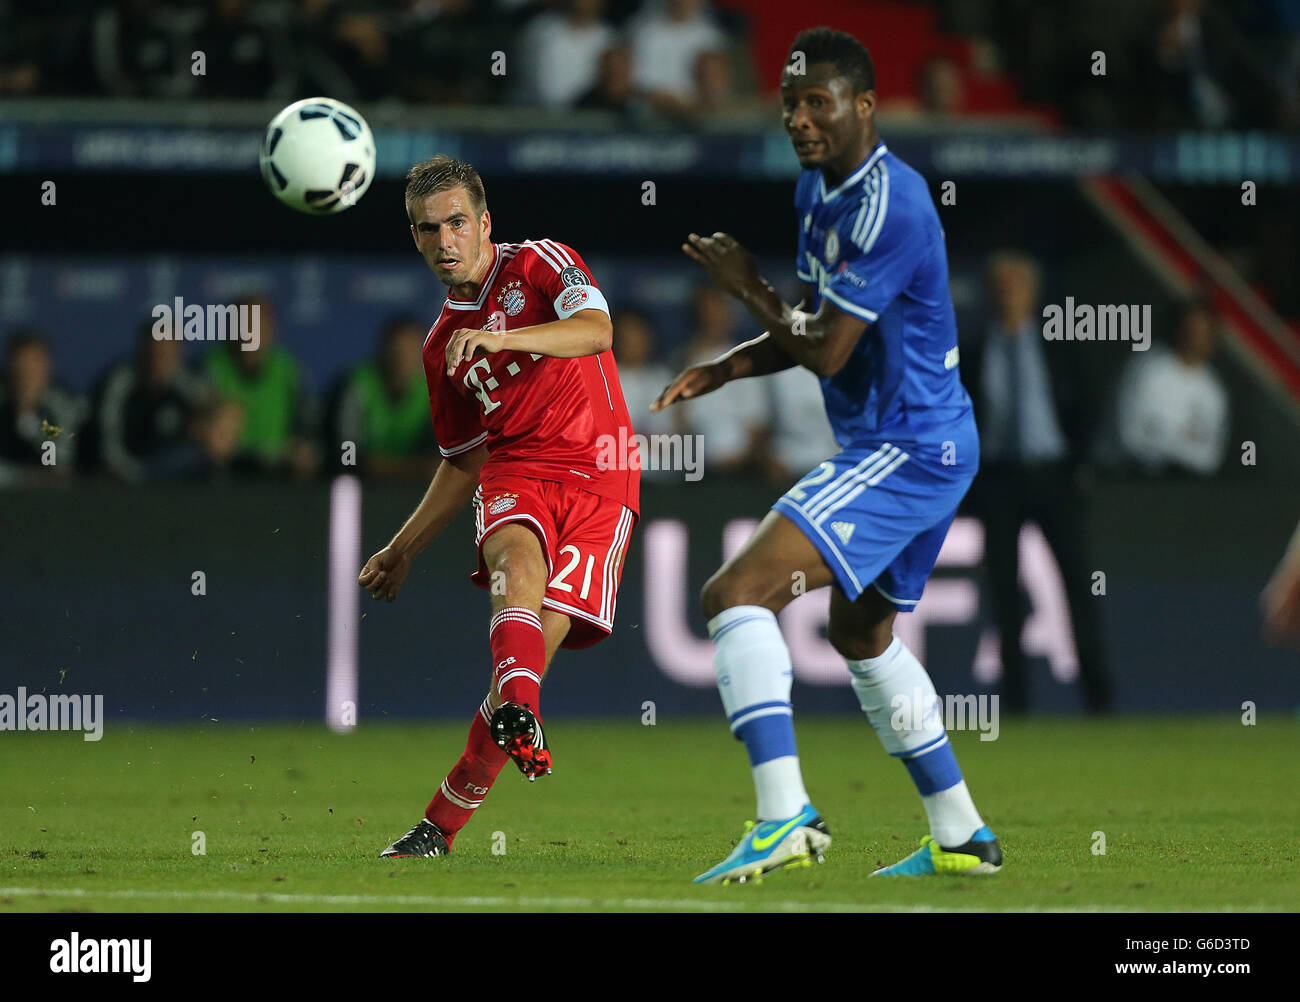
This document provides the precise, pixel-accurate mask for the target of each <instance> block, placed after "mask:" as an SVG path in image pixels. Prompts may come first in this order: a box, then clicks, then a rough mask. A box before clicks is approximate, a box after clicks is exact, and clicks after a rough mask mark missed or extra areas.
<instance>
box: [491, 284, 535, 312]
mask: <svg viewBox="0 0 1300 1002" xmlns="http://www.w3.org/2000/svg"><path fill="white" fill-rule="evenodd" d="M521 285H523V283H522V282H520V281H519V279H517V278H516V279H514V280H513V281H510V282H507V283H506V286H505V288H504V289H502V290H501V292H499V293H497V302H498V303H500V304H501V308H502V309H503V310H505V312H506V315H507V316H511V317H517V316H519V311H520V310H522V309H523V308H524V304H525V303H526V302H527V301H528V298H527V297H526V296H525V295H524V290H523V289H522V288H520V286H521Z"/></svg>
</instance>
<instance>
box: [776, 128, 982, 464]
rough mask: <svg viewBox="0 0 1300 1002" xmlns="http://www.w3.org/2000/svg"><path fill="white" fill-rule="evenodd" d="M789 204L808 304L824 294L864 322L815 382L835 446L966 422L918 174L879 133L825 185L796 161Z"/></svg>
mask: <svg viewBox="0 0 1300 1002" xmlns="http://www.w3.org/2000/svg"><path fill="white" fill-rule="evenodd" d="M795 208H796V209H797V211H798V216H799V254H798V260H797V267H796V270H797V272H798V275H799V277H800V278H801V279H802V280H803V281H805V282H808V283H809V284H810V285H812V287H813V289H814V297H813V302H812V303H811V304H810V306H811V307H812V309H813V310H814V311H816V310H817V309H819V308H820V306H821V303H822V300H823V299H828V300H830V302H831V303H833V304H834V305H835V306H837V307H838V308H839V309H841V310H843V311H844V312H846V313H850V314H852V315H854V316H856V317H860V318H862V319H863V320H865V321H866V322H867V323H868V325H869V327H868V330H867V332H866V333H865V334H864V335H863V337H862V338H861V339H860V340H859V341H858V343H857V345H856V346H855V347H854V349H853V354H852V355H851V356H850V358H849V361H848V363H847V364H846V365H845V366H844V368H843V369H841V370H840V371H839V372H837V373H836V374H835V375H833V376H831V377H830V378H828V379H823V380H822V381H821V384H822V393H823V395H824V397H825V401H826V415H827V417H828V418H829V419H830V424H831V429H832V430H833V431H834V433H835V438H836V440H837V441H838V442H839V443H840V445H841V446H843V447H848V446H850V445H854V444H861V443H866V442H876V441H881V440H884V439H888V440H889V441H890V442H893V443H896V444H898V445H920V444H922V443H933V442H937V441H941V440H943V438H944V437H945V433H946V430H947V429H948V428H958V429H961V430H963V431H964V432H969V430H970V429H973V427H974V426H973V418H972V409H971V402H970V397H969V396H968V395H967V393H966V390H965V389H964V388H963V387H962V384H961V381H960V379H959V378H958V374H957V323H956V319H955V317H954V314H953V308H952V298H951V296H950V294H949V292H948V260H947V251H946V248H945V246H944V238H943V228H942V227H941V226H940V224H939V215H938V213H937V212H936V211H935V207H934V201H933V200H932V199H931V197H930V191H929V188H927V186H926V183H925V179H924V178H923V177H921V175H920V174H918V173H917V172H916V171H915V170H913V169H912V168H911V167H909V166H908V165H907V164H905V163H903V161H901V160H899V159H898V157H896V156H894V155H893V154H892V153H890V152H889V151H888V149H886V147H885V145H884V143H878V144H877V145H876V147H875V149H873V150H872V151H871V155H870V156H868V157H867V159H866V160H865V161H864V162H863V163H862V165H861V166H860V167H858V168H857V170H855V171H854V172H853V173H852V174H850V175H849V176H848V177H847V178H845V179H844V181H843V182H842V183H841V184H839V185H838V186H837V187H836V188H835V189H834V190H833V191H828V190H827V188H826V182H825V178H824V176H823V175H822V173H821V171H819V170H807V171H804V172H803V173H802V174H801V175H800V177H799V181H798V183H797V184H796V186H795ZM961 437H962V438H963V439H965V438H969V435H968V434H964V435H962V436H961Z"/></svg>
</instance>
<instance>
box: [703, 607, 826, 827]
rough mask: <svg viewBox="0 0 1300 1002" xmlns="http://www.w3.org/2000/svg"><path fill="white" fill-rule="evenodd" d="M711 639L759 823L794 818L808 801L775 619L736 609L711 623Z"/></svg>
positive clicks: (789, 673) (784, 651)
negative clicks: (747, 767)
mask: <svg viewBox="0 0 1300 1002" xmlns="http://www.w3.org/2000/svg"><path fill="white" fill-rule="evenodd" d="M709 636H710V637H712V638H713V643H714V649H715V653H714V657H713V671H714V674H715V675H716V676H717V680H718V695H720V696H721V697H722V709H723V712H724V713H726V715H727V721H728V723H729V724H730V725H731V732H732V733H733V734H734V735H735V736H736V737H737V738H739V739H740V740H742V741H744V742H745V748H746V750H747V751H748V752H749V762H750V767H751V769H752V770H753V774H754V792H755V793H756V794H757V797H758V819H759V820H760V821H775V820H779V819H783V818H790V817H794V815H796V814H798V813H799V812H800V811H801V810H803V808H804V806H805V805H806V804H808V803H809V800H808V792H807V791H806V790H805V789H804V785H803V776H802V775H801V773H800V771H799V755H798V752H797V751H796V750H795V742H794V711H793V709H792V708H791V705H790V687H791V684H792V682H793V679H794V671H793V669H792V667H791V665H790V650H789V648H787V647H786V645H785V638H784V637H783V636H781V628H780V627H779V626H778V625H777V622H776V616H775V615H773V613H772V611H771V610H770V609H765V608H763V607H762V606H757V605H738V606H734V607H733V608H730V609H726V610H724V611H722V612H720V613H718V615H716V616H714V617H713V618H712V619H711V620H709Z"/></svg>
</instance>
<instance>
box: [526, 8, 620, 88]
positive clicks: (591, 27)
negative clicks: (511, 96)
mask: <svg viewBox="0 0 1300 1002" xmlns="http://www.w3.org/2000/svg"><path fill="white" fill-rule="evenodd" d="M564 8H565V9H564V13H562V14H561V13H552V12H548V13H545V14H541V15H539V16H538V17H536V18H534V19H533V20H532V21H531V22H530V23H529V25H528V27H527V28H526V29H525V30H524V33H523V36H522V37H521V38H520V41H519V50H520V54H521V56H522V57H523V62H524V67H525V70H524V77H523V89H522V90H521V92H520V95H519V96H520V98H521V99H522V100H523V101H524V102H526V103H528V104H540V105H541V106H542V107H544V108H567V107H569V106H571V105H573V104H574V103H575V102H577V101H578V99H579V98H581V97H582V96H583V95H585V94H586V93H587V92H588V91H590V90H591V88H592V87H593V86H594V85H595V83H596V81H597V78H598V76H599V72H600V60H601V56H602V55H603V54H604V53H605V51H606V50H608V49H609V48H611V47H612V46H613V45H614V44H615V43H616V42H617V40H618V36H617V35H616V34H615V32H614V29H613V28H611V27H610V26H609V25H608V24H606V23H605V21H604V20H603V19H602V15H603V13H604V9H605V3H604V0H567V2H566V3H565V4H564Z"/></svg>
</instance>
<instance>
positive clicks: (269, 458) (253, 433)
mask: <svg viewBox="0 0 1300 1002" xmlns="http://www.w3.org/2000/svg"><path fill="white" fill-rule="evenodd" d="M239 305H241V306H249V307H257V308H258V309H259V317H260V325H259V341H258V346H257V349H256V350H255V351H245V350H244V349H243V345H244V343H245V342H241V341H237V340H232V341H228V342H226V343H225V344H224V345H217V346H215V347H213V348H212V350H211V351H209V352H208V355H207V358H206V359H205V366H206V370H207V375H208V378H209V379H210V380H211V381H212V386H213V388H214V389H215V390H216V392H217V393H218V394H220V395H221V396H222V397H223V398H225V399H227V400H233V401H235V402H237V403H238V404H239V405H240V406H241V407H242V408H243V412H244V426H243V432H242V434H241V435H240V439H239V445H240V459H241V460H242V461H246V462H249V463H252V464H256V465H257V466H259V467H260V468H261V469H263V470H265V471H280V470H286V469H287V470H289V471H291V472H292V473H293V474H294V475H296V476H299V477H305V476H309V475H310V474H312V473H314V472H315V471H316V469H317V467H318V466H319V464H320V456H319V454H318V453H317V451H316V448H315V446H314V444H313V443H314V441H315V436H314V435H313V434H312V432H313V426H314V423H315V422H314V416H315V413H314V406H313V402H312V400H311V398H310V395H309V394H308V392H307V388H306V386H305V385H304V378H305V377H304V374H303V371H302V368H301V366H300V365H299V364H298V362H297V361H296V360H295V359H294V357H293V356H292V355H290V354H289V353H288V352H287V351H285V350H284V349H283V348H280V347H278V346H277V345H276V344H275V336H276V325H275V313H274V311H273V309H272V306H271V303H270V302H268V301H267V300H265V299H256V298H254V299H245V300H243V301H242V302H241V303H240V304H239ZM248 343H252V342H248Z"/></svg>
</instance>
